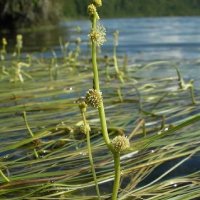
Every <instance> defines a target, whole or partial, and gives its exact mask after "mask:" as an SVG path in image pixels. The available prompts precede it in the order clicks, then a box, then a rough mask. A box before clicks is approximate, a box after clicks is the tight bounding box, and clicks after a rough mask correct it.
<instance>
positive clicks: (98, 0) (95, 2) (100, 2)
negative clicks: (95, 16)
mask: <svg viewBox="0 0 200 200" xmlns="http://www.w3.org/2000/svg"><path fill="white" fill-rule="evenodd" d="M93 3H94V4H95V6H96V7H101V6H102V1H101V0H93Z"/></svg>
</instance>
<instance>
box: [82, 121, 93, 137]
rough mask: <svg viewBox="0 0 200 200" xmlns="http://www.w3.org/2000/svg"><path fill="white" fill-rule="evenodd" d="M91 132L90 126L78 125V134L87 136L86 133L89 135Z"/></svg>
mask: <svg viewBox="0 0 200 200" xmlns="http://www.w3.org/2000/svg"><path fill="white" fill-rule="evenodd" d="M90 131H91V128H90V125H89V124H88V123H87V124H84V123H82V124H81V125H80V132H81V133H84V134H85V135H86V134H87V133H89V132H90Z"/></svg>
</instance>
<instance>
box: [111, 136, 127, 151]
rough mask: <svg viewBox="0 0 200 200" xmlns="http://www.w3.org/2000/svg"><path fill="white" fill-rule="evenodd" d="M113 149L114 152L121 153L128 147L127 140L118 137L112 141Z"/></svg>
mask: <svg viewBox="0 0 200 200" xmlns="http://www.w3.org/2000/svg"><path fill="white" fill-rule="evenodd" d="M112 145H113V148H114V150H115V151H116V152H118V153H119V152H121V151H124V150H126V149H128V148H129V147H130V142H129V139H128V138H127V137H125V136H121V135H118V136H116V137H115V138H114V139H113V140H112Z"/></svg>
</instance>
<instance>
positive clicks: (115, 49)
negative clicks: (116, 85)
mask: <svg viewBox="0 0 200 200" xmlns="http://www.w3.org/2000/svg"><path fill="white" fill-rule="evenodd" d="M116 51H117V47H116V46H114V48H113V59H114V66H115V71H116V73H117V77H118V78H119V80H120V81H121V83H124V79H123V77H122V75H121V72H120V70H119V67H118V63H117V53H116Z"/></svg>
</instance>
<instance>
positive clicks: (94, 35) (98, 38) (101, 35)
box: [89, 24, 106, 46]
mask: <svg viewBox="0 0 200 200" xmlns="http://www.w3.org/2000/svg"><path fill="white" fill-rule="evenodd" d="M89 37H90V39H91V41H92V42H96V44H97V46H101V45H103V44H104V42H105V41H106V29H105V27H104V26H102V25H100V24H98V25H97V28H96V30H92V31H91V32H90V34H89Z"/></svg>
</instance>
